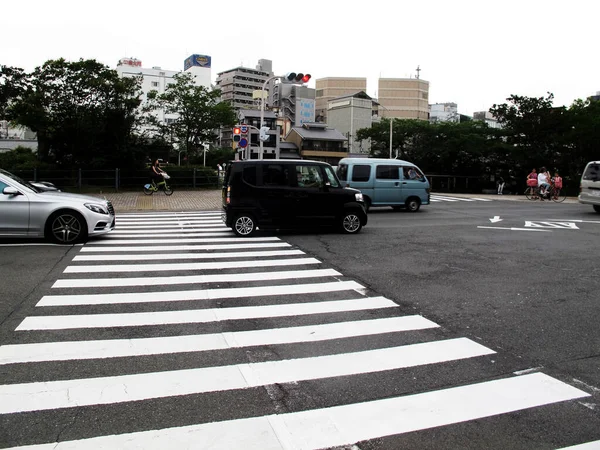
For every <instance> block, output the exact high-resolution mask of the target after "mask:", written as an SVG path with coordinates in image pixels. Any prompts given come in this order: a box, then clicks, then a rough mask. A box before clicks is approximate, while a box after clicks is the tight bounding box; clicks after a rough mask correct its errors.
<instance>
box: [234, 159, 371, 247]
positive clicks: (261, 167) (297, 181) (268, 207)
mask: <svg viewBox="0 0 600 450" xmlns="http://www.w3.org/2000/svg"><path fill="white" fill-rule="evenodd" d="M222 200H223V221H224V222H225V225H227V226H228V227H231V228H232V229H233V231H234V232H235V233H236V234H237V235H238V236H250V235H252V234H253V233H254V232H255V231H256V229H257V228H260V229H300V228H314V227H316V226H334V227H337V228H339V229H340V230H341V231H342V232H345V233H358V232H359V231H360V230H361V228H362V227H363V226H365V225H366V224H367V211H366V207H365V202H364V200H363V196H362V194H361V193H360V191H358V190H356V189H349V188H344V187H342V185H341V184H340V182H339V180H338V178H337V177H336V175H335V172H334V171H333V169H332V167H331V166H330V165H329V164H327V163H324V162H319V161H307V160H280V159H278V160H260V161H258V160H247V161H233V162H231V163H230V164H228V165H227V170H226V172H225V178H224V180H223V191H222Z"/></svg>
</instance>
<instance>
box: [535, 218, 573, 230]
mask: <svg viewBox="0 0 600 450" xmlns="http://www.w3.org/2000/svg"><path fill="white" fill-rule="evenodd" d="M525 228H554V229H560V230H579V227H578V226H577V225H575V224H574V223H573V222H538V221H535V222H534V221H530V220H526V221H525Z"/></svg>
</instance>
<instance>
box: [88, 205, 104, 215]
mask: <svg viewBox="0 0 600 450" xmlns="http://www.w3.org/2000/svg"><path fill="white" fill-rule="evenodd" d="M85 207H86V208H87V209H89V210H90V211H93V212H95V213H98V214H107V215H108V210H107V209H106V206H103V205H98V204H96V203H86V204H85Z"/></svg>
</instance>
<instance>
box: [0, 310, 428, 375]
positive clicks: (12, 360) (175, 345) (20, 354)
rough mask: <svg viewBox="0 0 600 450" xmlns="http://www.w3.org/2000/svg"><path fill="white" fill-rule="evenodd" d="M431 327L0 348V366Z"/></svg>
mask: <svg viewBox="0 0 600 450" xmlns="http://www.w3.org/2000/svg"><path fill="white" fill-rule="evenodd" d="M437 327H439V325H437V324H436V323H434V322H431V321H430V320H428V319H425V318H424V317H422V316H400V317H390V318H385V319H371V320H357V321H351V322H334V323H327V324H320V325H307V326H301V327H288V328H268V329H263V330H251V331H232V332H224V333H216V334H197V335H186V336H167V337H153V338H134V339H110V340H96V341H67V342H41V343H36V344H13V345H3V346H0V365H2V364H17V363H30V362H41V361H69V360H82V359H102V358H121V357H125V356H142V355H161V354H172V353H186V352H202V351H208V350H223V349H230V348H240V347H252V346H257V345H277V344H291V343H300V342H319V341H326V340H332V339H342V338H349V337H357V336H372V335H376V334H384V333H397V332H403V331H415V330H424V329H429V328H437Z"/></svg>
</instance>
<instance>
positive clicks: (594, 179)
mask: <svg viewBox="0 0 600 450" xmlns="http://www.w3.org/2000/svg"><path fill="white" fill-rule="evenodd" d="M579 203H584V204H586V205H592V206H593V207H594V211H596V212H597V213H600V161H590V162H589V163H587V166H585V170H584V171H583V175H582V176H581V184H580V186H579Z"/></svg>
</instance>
